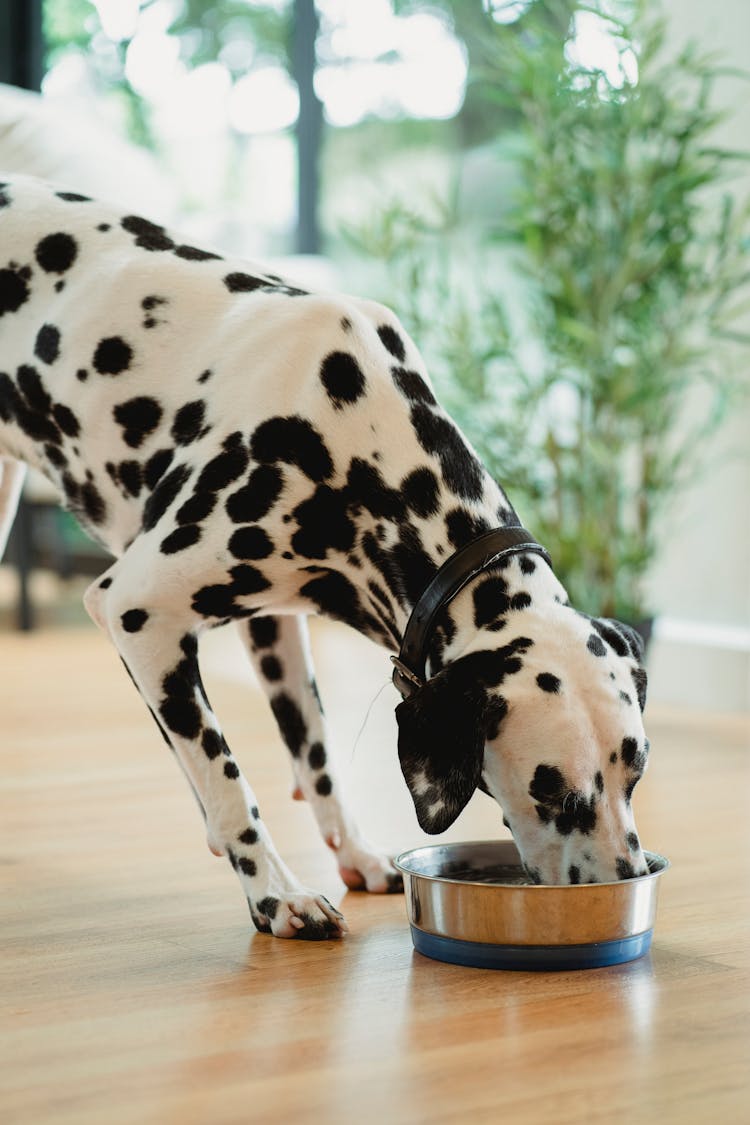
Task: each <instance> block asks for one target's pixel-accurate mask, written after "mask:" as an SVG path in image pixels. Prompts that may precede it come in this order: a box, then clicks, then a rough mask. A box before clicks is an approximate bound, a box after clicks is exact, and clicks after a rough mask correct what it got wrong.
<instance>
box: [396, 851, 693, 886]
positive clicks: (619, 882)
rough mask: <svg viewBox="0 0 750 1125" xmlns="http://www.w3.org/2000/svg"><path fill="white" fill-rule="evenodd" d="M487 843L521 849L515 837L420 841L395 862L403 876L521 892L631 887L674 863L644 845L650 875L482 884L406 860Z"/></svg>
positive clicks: (449, 883)
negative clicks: (590, 880) (419, 868)
mask: <svg viewBox="0 0 750 1125" xmlns="http://www.w3.org/2000/svg"><path fill="white" fill-rule="evenodd" d="M487 844H512V845H513V846H514V847H515V848H516V851H518V848H517V847H516V844H515V841H514V840H512V839H500V840H450V841H447V842H446V843H444V844H419V845H417V847H415V848H407V849H406V851H403V852H400V853H399V854H398V855H397V856H395V857H394V859H393V864H394V866H395V867H396V868H397V869H398V870H399V871H401V872H402V873H403V874H404V875H410V876H413V877H414V878H418V879H427V880H428V881H429V882H431V883H446V884H447V885H448V886H451V887H484V888H486V889H487V888H489V889H493V890H498V889H503V890H505V891H521V892H528V891H578V892H579V893H580V891H581V889H582V888H584V887H589V888H591V890H592V891H593V890H595V889H597V888H599V887H628V886H632V885H633V884H634V883H645V882H647V881H648V880H649V879H658V878H659V877H660V876H661V875H663V874H664V872H665V871H668V870H669V868H670V867H671V866H672V864H671V863H670V861H669V860H668V859H667V857H666V856H665V855H662V854H661V853H660V852H652V851H649V850H648V849H647V848H644V849H643V854H644V855H645V856H646V859H647V861H648V862H649V867H650V866H651V860H656V861H657V862H658V864H659V866H658V868H657V869H656V870H655V871H651V870H650V871H649V872H648V874H647V875H636V876H635V877H634V878H630V879H614V880H612V881H611V882H607V883H483V882H480V881H479V880H475V879H451V878H449V877H448V876H446V875H427V874H426V873H425V872H422V871H415V870H414V868H413V867H408V866H407V865H406V863H405V862H404V860H405V859H406V858H407V857H408V856H410V855H414V853H415V852H422V851H425V852H426V851H432V850H437V849H438V848H449V847H452V846H453V845H456V846H461V847H472V846H474V847H476V846H486V845H487ZM519 858H520V853H519ZM589 893H590V892H589Z"/></svg>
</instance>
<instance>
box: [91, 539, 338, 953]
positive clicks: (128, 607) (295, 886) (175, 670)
mask: <svg viewBox="0 0 750 1125" xmlns="http://www.w3.org/2000/svg"><path fill="white" fill-rule="evenodd" d="M131 550H132V548H131ZM127 559H128V554H127V553H126V555H125V556H123V559H122V560H120V562H118V563H115V564H114V565H113V566H112V567H111V568H110V570H109V571H108V573H107V574H106V575H105V577H104V578H103V579H99V580H97V581H96V582H95V583H94V584H93V585H92V586H91V587H89V590H88V591H87V593H86V596H85V599H84V601H85V604H86V608H87V610H88V612H89V613H90V615H91V616H92V617H93V619H94V621H95V622H96V623H97V624H98V625H100V626H101V627H102V628H103V629H104V630H105V631H106V632H107V633H108V634H109V636H110V637H111V639H112V640H113V642H114V644H115V646H116V647H117V649H118V651H119V653H120V656H121V658H122V661H123V663H124V664H125V667H126V669H127V671H128V673H129V674H130V677H131V679H132V680H133V682H134V683H135V685H136V687H137V688H138V691H139V692H140V694H141V695H142V697H143V699H144V700H145V702H146V704H147V705H148V708H149V710H150V711H151V714H152V715H153V717H154V718H155V719H156V722H157V724H158V725H159V727H160V729H161V731H162V734H163V735H164V738H165V740H166V741H167V743H168V744H169V745H170V746H171V747H172V749H173V750H174V752H175V754H176V756H177V758H178V760H179V762H180V765H181V766H182V768H183V770H184V772H185V774H186V775H187V777H188V780H189V782H190V784H191V786H192V788H193V791H194V792H195V795H196V797H197V798H198V801H199V803H200V805H201V807H202V809H203V811H204V814H205V817H206V828H207V832H208V841H209V846H210V848H211V850H212V851H213V852H214V853H215V854H216V855H226V856H227V858H228V859H229V861H230V862H231V864H232V867H233V868H234V870H235V871H236V873H237V875H238V877H239V879H240V883H241V884H242V889H243V892H244V894H245V896H246V898H247V901H248V905H249V907H250V913H251V915H252V918H253V921H254V923H255V925H256V927H257V928H258V929H259V930H262V931H266V932H269V933H273V934H275V935H276V936H277V937H287V938H289V937H301V938H308V939H311V940H317V939H320V938H326V937H338V936H339V935H340V934H341V933H343V932H344V931H345V930H346V926H345V924H344V921H343V916H342V915H341V914H340V913H339V911H338V910H336V909H335V908H334V907H333V906H332V905H331V904H330V903H329V902H328V900H327V899H326V898H324V897H323V896H322V895H319V894H316V893H315V892H313V891H310V890H308V889H306V888H305V887H303V886H302V885H301V884H300V883H299V882H298V881H297V879H296V878H295V876H294V875H293V874H292V872H291V871H290V870H289V868H288V867H287V866H286V864H285V863H284V861H283V860H282V859H281V857H280V856H279V854H278V852H277V851H276V848H275V847H274V844H273V841H272V840H271V837H270V835H269V833H268V830H267V828H266V827H265V824H264V823H263V821H262V820H261V818H260V814H259V812H258V807H257V800H256V797H255V794H254V793H253V791H252V789H251V788H250V786H249V784H248V783H247V781H246V780H245V778H244V777H243V775H242V774H241V772H240V770H239V768H238V766H237V763H236V762H235V760H234V758H233V756H232V754H231V752H230V750H229V747H228V745H227V743H226V741H225V739H224V736H223V735H222V733H221V729H220V727H219V724H218V721H217V719H216V716H215V715H214V713H213V711H212V710H211V706H210V704H209V702H208V699H207V697H206V693H205V691H204V688H203V684H202V682H201V676H200V671H199V667H198V641H197V637H196V635H195V632H194V627H195V623H194V620H189V619H184V618H183V617H180V616H176V615H175V612H174V609H173V607H170V608H169V609H167V608H165V607H164V606H163V605H160V604H159V603H158V602H157V601H156V600H155V597H154V596H153V595H152V596H151V597H150V596H149V592H148V591H149V586H150V584H149V582H148V580H144V578H143V577H142V575H143V573H144V572H143V571H141V570H139V573H138V575H137V576H136V580H135V581H134V580H133V575H132V574H130V575H128V570H127V567H126V566H123V564H124V563H125V562H126V560H127ZM146 573H147V572H146ZM157 585H158V583H157ZM167 585H168V583H167ZM136 591H137V592H136Z"/></svg>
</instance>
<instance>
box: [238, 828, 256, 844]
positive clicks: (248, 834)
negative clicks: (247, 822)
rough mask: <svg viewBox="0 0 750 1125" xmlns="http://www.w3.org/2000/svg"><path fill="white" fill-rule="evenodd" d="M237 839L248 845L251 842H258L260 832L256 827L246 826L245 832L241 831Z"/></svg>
mask: <svg viewBox="0 0 750 1125" xmlns="http://www.w3.org/2000/svg"><path fill="white" fill-rule="evenodd" d="M237 840H238V841H239V843H240V844H247V845H248V846H249V845H251V844H257V843H258V833H257V831H256V830H255V829H254V828H246V829H245V830H244V832H240V834H239V836H238V837H237Z"/></svg>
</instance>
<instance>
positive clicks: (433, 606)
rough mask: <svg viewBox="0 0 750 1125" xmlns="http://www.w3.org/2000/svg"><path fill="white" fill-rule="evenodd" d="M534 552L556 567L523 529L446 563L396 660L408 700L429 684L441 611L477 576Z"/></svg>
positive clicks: (482, 542) (485, 538)
mask: <svg viewBox="0 0 750 1125" xmlns="http://www.w3.org/2000/svg"><path fill="white" fill-rule="evenodd" d="M524 551H534V552H535V553H536V554H537V555H541V556H542V558H543V559H544V560H545V562H547V563H549V565H550V566H551V565H552V560H551V559H550V557H549V555H548V553H547V551H546V550H545V549H544V547H542V546H541V544H539V543H537V541H536V540H535V539H534V538H533V536H531V535H530V534H529V532H528V531H526V529H525V528H523V527H496V528H495V530H494V531H488V532H486V533H485V534H484V535H480V536H479V538H478V539H474V540H472V542H471V543H467V545H466V546H465V547H461V549H460V550H458V551H456V553H455V554H454V555H451V557H450V558H449V559H446V561H445V562H444V563H443V565H442V566H441V567H440V569H439V570H438V572H437V574H436V575H435V577H434V578H433V579H432V580H431V582H429V584H428V585H427V587H426V588H425V589H424V590H423V591H422V594H421V595H420V597H419V600H418V601H417V603H416V605H415V606H414V609H413V610H412V612H411V617H410V618H409V620H408V622H407V623H406V629H405V631H404V639H403V641H402V643H401V651H400V652H399V654H398V656H392V657H391V660H392V661H393V664H394V669H393V683H394V686H395V687H396V689H397V691H398V692H400V694H401V696H402V697H403V698H404V699H407V698H408V697H409V696H410V695H412V694H413V692H415V691H417V689H418V688H420V687H422V686H423V684H424V682H425V661H426V658H427V642H428V640H429V638H430V634H431V632H432V630H433V628H434V625H435V618H436V617H437V615H438V613H439V612H440V610H441V609H442V608H443V607H444V606H446V605H448V603H449V602H450V601H452V599H453V598H455V596H456V594H457V593H458V592H459V590H462V589H463V588H464V586H465V585H466V583H467V582H469V581H470V580H471V579H472V578H474V577H475V575H477V574H479V573H480V572H481V571H483V570H487V568H488V567H490V566H493V565H494V564H495V563H498V562H499V561H500V559H503V558H505V557H506V556H508V555H518V554H521V553H522V552H524Z"/></svg>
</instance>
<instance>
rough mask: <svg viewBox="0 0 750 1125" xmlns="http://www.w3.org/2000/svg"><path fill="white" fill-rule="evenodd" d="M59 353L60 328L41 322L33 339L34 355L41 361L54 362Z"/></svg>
mask: <svg viewBox="0 0 750 1125" xmlns="http://www.w3.org/2000/svg"><path fill="white" fill-rule="evenodd" d="M59 354H60V329H59V328H56V327H55V325H54V324H43V325H42V327H41V328H40V329H39V331H38V332H37V335H36V340H35V341H34V355H35V356H36V357H37V359H41V361H42V362H43V363H54V362H55V360H56V359H57V357H58V356H59Z"/></svg>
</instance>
